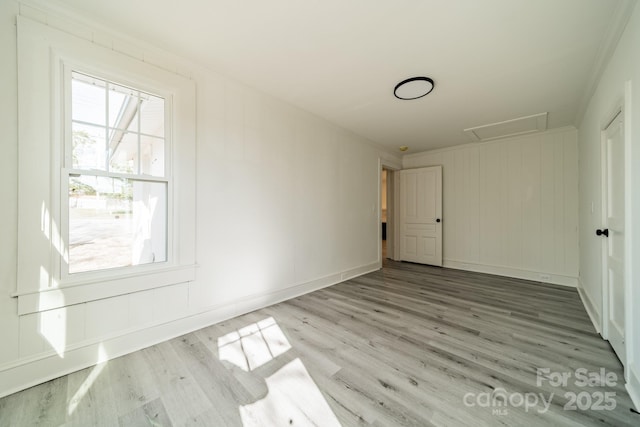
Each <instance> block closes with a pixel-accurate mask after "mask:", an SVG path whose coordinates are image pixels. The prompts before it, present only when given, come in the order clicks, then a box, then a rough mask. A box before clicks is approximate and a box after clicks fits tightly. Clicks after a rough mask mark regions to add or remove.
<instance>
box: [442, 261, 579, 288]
mask: <svg viewBox="0 0 640 427" xmlns="http://www.w3.org/2000/svg"><path fill="white" fill-rule="evenodd" d="M443 267H447V268H455V269H456V270H465V271H475V272H477V273H486V274H495V275H496V276H505V277H513V278H516V279H524V280H532V281H534V282H542V283H551V284H554V285H561V286H568V287H571V288H577V287H578V278H577V277H572V276H565V275H561V274H551V273H543V272H539V271H529V270H521V269H518V268H511V267H502V266H496V265H486V264H478V263H473V262H467V261H458V260H453V259H444V260H443Z"/></svg>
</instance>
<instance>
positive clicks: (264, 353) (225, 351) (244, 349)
mask: <svg viewBox="0 0 640 427" xmlns="http://www.w3.org/2000/svg"><path fill="white" fill-rule="evenodd" d="M290 348H291V345H290V344H289V341H288V340H287V338H286V337H285V336H284V333H283V332H282V330H281V329H280V326H278V324H277V323H276V321H275V319H274V318H273V317H269V318H267V319H264V320H261V321H259V322H256V323H252V324H250V325H248V326H245V327H244V328H241V329H238V330H237V331H233V332H230V333H228V334H226V335H224V336H222V337H220V338H218V354H219V357H220V360H221V361H227V362H229V363H232V364H234V365H236V366H237V367H239V368H240V369H242V370H244V371H246V372H249V371H252V370H254V369H256V368H258V367H260V366H262V365H264V364H265V363H268V362H269V361H271V360H273V359H274V358H276V357H278V356H279V355H281V354H283V353H285V352H286V351H288V350H289V349H290Z"/></svg>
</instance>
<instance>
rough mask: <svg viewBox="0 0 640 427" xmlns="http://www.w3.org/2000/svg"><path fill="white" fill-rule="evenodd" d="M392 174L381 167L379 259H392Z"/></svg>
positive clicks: (393, 235)
mask: <svg viewBox="0 0 640 427" xmlns="http://www.w3.org/2000/svg"><path fill="white" fill-rule="evenodd" d="M393 195H394V172H393V170H391V169H388V168H386V167H384V166H383V167H382V171H381V173H380V226H381V233H380V236H381V240H382V242H381V245H380V248H381V251H380V259H381V260H382V261H384V260H385V259H387V258H390V259H394V249H395V245H394V238H395V230H394V224H395V222H394V199H393Z"/></svg>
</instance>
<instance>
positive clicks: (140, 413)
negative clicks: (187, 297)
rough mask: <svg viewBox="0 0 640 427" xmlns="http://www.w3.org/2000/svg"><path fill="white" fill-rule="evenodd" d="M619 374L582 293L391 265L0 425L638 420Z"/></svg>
mask: <svg viewBox="0 0 640 427" xmlns="http://www.w3.org/2000/svg"><path fill="white" fill-rule="evenodd" d="M538 369H546V370H547V371H544V372H545V374H544V375H543V377H545V378H542V380H541V383H540V385H538V384H537V372H538V371H537V370H538ZM579 369H583V370H584V371H576V370H579ZM540 372H542V371H540ZM587 372H588V373H591V375H592V379H597V378H600V373H601V372H604V373H605V374H608V375H609V384H606V385H602V384H594V385H592V386H586V385H584V386H583V385H582V384H581V382H580V379H581V378H582V376H581V373H582V374H586V373H587ZM563 373H564V375H565V377H566V379H567V381H566V384H564V385H563V384H559V383H551V382H550V380H553V379H556V378H557V377H560V376H561V375H562V374H563ZM576 373H577V376H576ZM595 373H598V374H597V375H596V374H595ZM567 374H568V375H569V376H568V377H567ZM594 375H595V377H594ZM614 375H615V376H616V377H617V380H616V381H612V380H611V376H614ZM596 377H597V378H596ZM622 378H623V377H622V370H621V365H620V363H619V362H618V360H617V359H616V357H615V355H614V354H613V352H612V350H611V349H610V347H609V345H608V344H607V342H605V341H603V340H602V339H601V338H600V336H599V335H598V334H597V333H596V332H595V330H594V329H593V326H592V324H591V322H590V321H589V318H588V317H587V314H586V312H585V310H584V308H583V306H582V304H581V302H580V299H579V297H578V294H577V292H576V290H575V289H571V288H564V287H559V286H552V285H546V284H541V283H535V282H528V281H524V280H517V279H511V278H504V277H496V276H490V275H483V274H476V273H470V272H463V271H456V270H449V269H441V268H436V267H428V266H421V265H415V264H407V263H397V262H393V261H387V262H385V267H384V268H383V269H382V270H380V271H378V272H375V273H371V274H367V275H365V276H362V277H359V278H356V279H353V280H349V281H347V282H344V283H341V284H338V285H335V286H332V287H329V288H326V289H323V290H320V291H317V292H313V293H311V294H308V295H304V296H302V297H299V298H295V299H293V300H290V301H287V302H284V303H281V304H277V305H275V306H272V307H268V308H265V309H262V310H258V311H255V312H252V313H249V314H247V315H244V316H241V317H238V318H234V319H231V320H228V321H225V322H222V323H219V324H216V325H213V326H210V327H207V328H204V329H201V330H198V331H196V332H193V333H190V334H187V335H184V336H181V337H178V338H175V339H172V340H169V341H166V342H163V343H161V344H158V345H155V346H153V347H149V348H147V349H144V350H141V351H138V352H135V353H132V354H129V355H127V356H124V357H120V358H117V359H114V360H111V361H108V362H105V363H103V364H100V365H97V366H95V367H92V368H89V369H84V370H82V371H79V372H76V373H73V374H70V375H67V376H65V377H62V378H58V379H56V380H53V381H50V382H48V383H45V384H42V385H39V386H36V387H33V388H31V389H28V390H25V391H23V392H20V393H16V394H14V395H11V396H8V397H6V398H4V399H1V400H0V425H1V426H36V425H52V426H59V425H69V426H94V425H96V426H97V425H99V426H118V425H120V426H156V427H157V426H172V425H173V426H183V425H184V426H186V425H190V426H191V425H193V426H196V425H198V426H241V425H244V426H271V425H273V426H303V425H319V426H334V425H335V426H337V425H344V426H357V425H374V426H395V425H408V426H430V425H438V426H483V425H489V426H494V425H521V426H537V425H545V426H563V425H567V426H583V425H586V426H592V425H593V426H596V425H597V426H603V425H611V426H624V425H629V426H631V425H635V426H639V425H640V415H638V414H637V413H635V412H634V411H632V410H631V407H632V404H631V401H630V399H629V396H628V394H627V393H626V391H625V389H624V382H623V379H622ZM613 382H615V385H614V384H613ZM572 393H574V394H575V396H576V398H577V399H575V400H576V401H575V402H573V404H575V405H574V406H572V402H571V400H572V396H573V395H572ZM543 398H544V400H545V402H548V401H549V400H550V404H549V406H548V407H545V404H543V403H542V400H541V399H543ZM527 402H528V403H527ZM567 404H568V405H569V406H570V408H574V407H575V409H569V408H565V405H567ZM527 405H528V406H527ZM614 406H615V408H614ZM592 407H593V408H600V410H594V409H585V408H592ZM581 408H582V409H581Z"/></svg>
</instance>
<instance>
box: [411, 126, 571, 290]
mask: <svg viewBox="0 0 640 427" xmlns="http://www.w3.org/2000/svg"><path fill="white" fill-rule="evenodd" d="M432 165H442V166H443V204H444V212H443V217H444V218H443V223H444V234H443V251H444V263H445V265H449V266H453V267H457V268H463V269H469V270H478V271H487V272H494V273H497V274H511V275H514V274H515V275H518V276H521V277H526V278H529V279H534V280H541V281H545V282H553V283H561V284H569V285H575V284H576V278H577V275H578V237H577V225H578V181H577V177H578V172H577V171H578V161H577V136H576V130H575V129H573V128H567V129H561V130H555V131H549V132H545V133H541V134H536V135H529V136H525V137H518V138H510V139H505V140H501V141H495V142H490V143H485V144H468V145H463V146H459V147H456V148H450V149H443V150H436V151H431V152H426V153H419V154H414V155H409V156H406V157H405V158H404V160H403V166H404V167H405V168H414V167H422V166H432Z"/></svg>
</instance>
